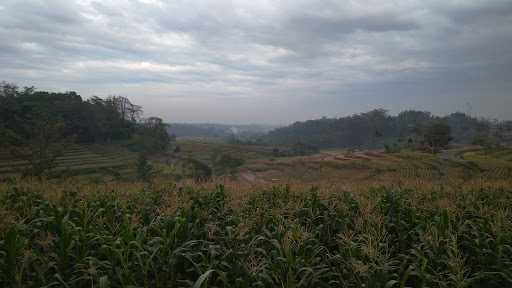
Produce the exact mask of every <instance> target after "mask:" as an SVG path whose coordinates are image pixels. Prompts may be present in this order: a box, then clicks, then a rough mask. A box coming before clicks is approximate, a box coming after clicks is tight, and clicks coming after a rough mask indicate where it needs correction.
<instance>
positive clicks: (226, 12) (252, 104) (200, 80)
mask: <svg viewBox="0 0 512 288" xmlns="http://www.w3.org/2000/svg"><path fill="white" fill-rule="evenodd" d="M509 27H512V3H510V1H504V0H503V1H502V0H496V1H476V0H475V1H457V2H451V1H440V0H432V1H407V2H405V1H404V2H396V3H395V2H387V1H376V0H367V1H357V2H356V1H322V2H321V3H319V2H317V1H308V0H294V1H292V0H288V1H249V0H247V1H242V0H238V1H224V0H218V1H202V0H194V1H158V0H152V1H149V0H146V1H137V0H119V1H92V0H76V1H65V0H49V1H36V0H17V1H14V0H7V1H4V2H2V3H0V40H1V41H0V79H1V80H7V81H14V82H18V83H20V84H22V85H24V84H25V85H36V86H38V87H40V88H44V89H55V90H73V89H74V90H77V91H78V92H79V93H81V94H82V95H84V96H91V95H93V94H99V95H100V96H101V95H108V94H111V93H116V94H124V95H126V96H128V97H132V98H134V101H135V102H138V103H140V104H141V105H143V106H145V107H146V111H147V113H148V114H158V115H160V116H162V117H163V118H165V119H166V120H169V121H226V122H236V121H238V122H290V121H293V120H301V119H307V118H310V117H319V116H323V115H326V116H329V115H345V114H349V113H352V112H360V111H362V110H364V109H366V108H374V107H378V106H384V107H386V108H390V109H391V110H392V111H398V110H400V109H406V108H417V109H430V110H432V111H433V112H434V113H446V112H449V111H448V110H450V109H452V110H454V109H457V105H459V104H458V103H460V102H464V101H468V102H473V103H475V105H474V106H475V110H476V111H478V112H481V114H482V115H486V116H488V115H491V114H492V113H491V112H493V111H495V115H494V116H497V117H501V118H511V117H512V115H510V113H509V112H507V111H505V109H503V108H502V107H503V105H501V104H499V103H510V101H511V100H510V99H512V97H511V95H510V92H509V91H511V90H510V88H511V87H510V84H508V83H512V79H511V77H512V76H511V75H512V74H511V73H510V72H511V71H510V67H512V30H511V28H509ZM507 101H508V102H507ZM479 107H480V108H479ZM493 109H494V110H493ZM260 120H262V121H260Z"/></svg>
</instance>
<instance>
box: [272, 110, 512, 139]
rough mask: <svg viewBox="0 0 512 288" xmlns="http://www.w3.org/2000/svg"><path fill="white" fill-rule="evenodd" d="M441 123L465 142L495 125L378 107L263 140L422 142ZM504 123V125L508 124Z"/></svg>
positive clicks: (304, 125)
mask: <svg viewBox="0 0 512 288" xmlns="http://www.w3.org/2000/svg"><path fill="white" fill-rule="evenodd" d="M439 122H442V123H445V124H447V125H448V126H449V127H450V130H451V131H450V132H451V136H452V138H453V141H454V142H455V143H466V144H468V143H471V142H472V141H474V140H475V139H477V138H479V137H487V138H488V137H491V134H492V133H491V127H493V125H494V124H493V123H492V122H491V121H488V120H485V119H476V118H472V117H470V116H468V115H466V114H463V113H459V112H458V113H453V114H451V115H448V116H446V117H436V116H433V115H432V114H430V113H429V112H424V111H403V112H401V113H400V114H398V115H396V116H391V115H389V114H388V113H387V111H386V110H383V109H377V110H373V111H370V112H366V113H361V114H355V115H352V116H347V117H342V118H337V119H336V118H322V119H318V120H309V121H305V122H296V123H294V124H292V125H290V126H287V127H283V128H278V129H276V130H273V131H271V132H270V133H268V134H267V135H265V136H264V137H263V139H264V140H265V141H266V142H269V143H273V144H279V145H292V144H294V143H298V142H300V143H305V144H309V145H313V146H316V147H319V148H341V147H343V148H383V147H384V145H385V144H387V145H388V146H389V145H390V144H389V143H393V142H397V141H409V140H410V141H413V142H415V143H417V144H418V145H420V144H421V142H422V140H423V139H424V138H425V135H427V134H430V133H431V132H432V131H428V129H429V127H432V125H433V124H435V123H439ZM501 124H502V125H501V126H503V127H505V126H504V124H505V123H501ZM495 126H496V125H495ZM501 126H499V125H498V127H501ZM496 131H497V134H498V135H499V137H501V136H503V135H504V134H505V132H504V131H505V128H502V129H499V130H496ZM493 137H494V136H493ZM499 137H498V136H496V137H495V138H499ZM499 139H501V138H499Z"/></svg>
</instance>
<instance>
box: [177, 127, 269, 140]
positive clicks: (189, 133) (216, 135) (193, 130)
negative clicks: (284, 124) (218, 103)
mask: <svg viewBox="0 0 512 288" xmlns="http://www.w3.org/2000/svg"><path fill="white" fill-rule="evenodd" d="M168 125H169V126H168V128H167V131H168V132H169V134H174V135H176V137H177V138H211V139H224V138H228V137H232V136H236V137H237V138H239V139H254V138H257V137H260V136H262V135H264V134H266V133H268V132H269V131H271V130H273V129H275V128H277V127H278V126H272V125H261V124H249V125H230V124H215V123H197V124H196V123H170V124H168Z"/></svg>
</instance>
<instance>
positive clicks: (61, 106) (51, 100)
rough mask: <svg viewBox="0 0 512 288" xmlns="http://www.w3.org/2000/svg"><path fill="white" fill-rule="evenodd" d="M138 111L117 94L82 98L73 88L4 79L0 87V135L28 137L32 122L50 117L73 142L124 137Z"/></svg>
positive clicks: (138, 114)
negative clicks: (57, 90) (55, 90)
mask: <svg viewBox="0 0 512 288" xmlns="http://www.w3.org/2000/svg"><path fill="white" fill-rule="evenodd" d="M141 113H142V110H141V108H140V107H139V106H137V105H134V104H132V103H131V102H130V101H129V100H128V99H127V98H125V97H121V96H112V97H109V98H106V99H101V98H99V97H92V98H91V99H88V100H86V101H84V100H83V99H82V97H80V95H78V94H76V93H75V92H65V93H51V92H44V91H36V90H35V89H34V88H24V89H18V88H17V87H16V86H14V85H12V84H6V83H3V84H2V86H1V87H0V117H1V118H0V123H1V124H0V125H1V126H0V130H1V131H2V132H3V135H4V136H10V135H18V136H19V138H28V137H30V135H31V133H32V130H33V129H34V127H35V126H36V125H40V123H41V122H43V121H50V122H52V123H60V124H61V125H62V126H63V127H62V136H64V137H73V138H74V140H75V141H77V142H82V143H84V142H85V143H91V142H110V141H115V140H124V139H129V138H130V137H131V136H132V134H133V133H134V131H135V126H136V120H137V119H138V117H139V116H140V115H141ZM5 139H8V138H5Z"/></svg>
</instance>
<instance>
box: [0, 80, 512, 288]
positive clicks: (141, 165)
mask: <svg viewBox="0 0 512 288" xmlns="http://www.w3.org/2000/svg"><path fill="white" fill-rule="evenodd" d="M0 112H1V113H0V120H1V122H0V135H1V137H0V140H1V141H0V179H1V180H2V181H1V182H0V287H196V288H199V287H388V288H392V287H510V286H512V261H511V259H512V221H511V219H512V208H511V207H512V149H511V148H510V147H508V146H507V145H506V141H505V140H504V139H506V137H503V136H506V134H504V133H503V131H506V127H507V126H506V125H505V123H501V124H500V125H501V126H500V125H498V126H496V125H494V124H493V125H490V123H489V122H487V121H484V120H477V119H474V118H471V117H467V116H466V115H464V114H461V113H455V114H452V115H450V116H448V117H443V118H442V119H441V118H439V117H433V116H432V115H430V114H429V113H426V112H418V111H406V112H403V113H400V114H399V115H398V116H396V117H395V116H389V115H388V114H387V113H386V111H384V110H375V111H371V112H368V113H363V114H358V115H354V116H351V117H346V118H340V119H321V120H315V121H307V122H304V123H296V124H294V125H292V126H290V127H286V128H282V129H278V130H276V131H274V132H271V133H269V134H268V135H267V136H265V137H264V138H260V139H255V138H252V136H247V135H249V134H251V133H253V132H254V131H252V130H251V131H252V132H248V131H249V130H250V129H253V128H254V129H259V128H258V127H252V126H251V128H250V129H249V128H247V127H246V128H247V129H248V130H246V131H245V132H243V133H242V132H240V131H238V132H240V133H236V134H237V136H236V137H235V136H234V135H235V133H231V132H233V131H231V130H232V128H234V127H230V126H219V125H213V126H211V127H215V129H221V128H222V129H221V130H222V131H223V132H222V133H225V134H223V135H224V136H225V135H228V133H231V134H229V135H228V137H224V136H222V137H221V136H219V137H216V138H227V139H224V140H225V141H219V139H217V140H216V141H213V142H212V141H205V140H201V141H198V140H197V139H196V140H190V139H189V140H184V139H176V137H175V136H169V134H168V129H169V127H167V125H166V124H164V123H163V121H162V120H161V119H159V118H156V117H150V118H147V119H141V118H140V114H141V113H142V110H141V108H140V107H138V106H136V105H134V104H132V103H131V102H130V101H129V100H128V99H126V98H124V97H120V96H116V97H109V98H107V99H101V98H97V97H93V98H91V99H89V100H87V101H83V100H82V99H81V97H80V96H78V95H77V94H76V93H73V92H68V93H47V92H40V91H35V90H34V89H33V88H25V89H22V90H20V89H18V88H16V87H15V86H12V85H8V84H4V85H3V86H2V90H0ZM208 127H210V126H208V125H206V126H204V125H198V126H196V125H191V126H188V125H185V124H184V125H182V126H180V127H179V129H182V130H183V129H184V130H186V131H188V129H189V128H190V129H191V130H192V132H194V133H203V132H204V131H203V129H206V130H208V129H209V128H208ZM196 128H197V129H196ZM260 128H261V127H260ZM179 129H178V130H179ZM229 131H231V132H229ZM182 132H183V131H182ZM189 132H190V131H189ZM210 132H212V131H210ZM222 133H221V134H222ZM244 133H245V134H244ZM243 135H245V136H243ZM251 135H253V134H251ZM493 135H494V136H493ZM178 136H179V135H178ZM498 136H499V137H498ZM452 138H453V140H454V141H455V142H457V143H460V142H463V143H469V142H471V141H473V142H474V143H476V144H480V146H468V145H448V143H449V142H450V141H451V140H452ZM265 141H266V142H265ZM384 144H386V145H385V150H384V151H381V150H360V149H355V148H364V147H378V148H382V146H383V145H384ZM317 147H322V148H325V147H334V148H331V149H323V150H320V149H319V148H317ZM340 147H350V148H349V149H342V148H340ZM430 152H439V153H430ZM32 176H36V177H32ZM219 183H222V185H219Z"/></svg>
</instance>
